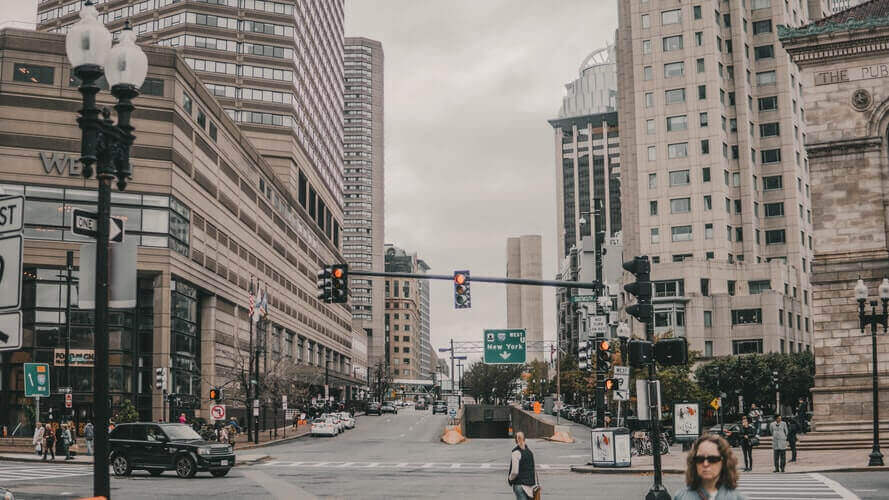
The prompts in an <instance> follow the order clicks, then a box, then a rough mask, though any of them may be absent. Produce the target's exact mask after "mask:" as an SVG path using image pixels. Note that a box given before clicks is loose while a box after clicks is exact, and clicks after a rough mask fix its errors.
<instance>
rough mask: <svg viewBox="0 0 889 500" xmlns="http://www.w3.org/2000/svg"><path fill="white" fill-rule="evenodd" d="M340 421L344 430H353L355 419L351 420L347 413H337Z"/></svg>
mask: <svg viewBox="0 0 889 500" xmlns="http://www.w3.org/2000/svg"><path fill="white" fill-rule="evenodd" d="M337 415H339V417H340V419H341V420H342V421H343V425H345V426H346V429H354V428H355V419H354V418H352V416H351V415H349V414H348V413H347V412H344V411H341V412H339V413H337Z"/></svg>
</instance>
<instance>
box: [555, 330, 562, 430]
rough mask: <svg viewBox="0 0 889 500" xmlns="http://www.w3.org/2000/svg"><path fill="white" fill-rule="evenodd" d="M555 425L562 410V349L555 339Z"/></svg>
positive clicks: (557, 423)
mask: <svg viewBox="0 0 889 500" xmlns="http://www.w3.org/2000/svg"><path fill="white" fill-rule="evenodd" d="M556 403H557V404H556V425H559V413H561V410H562V347H561V346H560V345H559V339H558V338H556Z"/></svg>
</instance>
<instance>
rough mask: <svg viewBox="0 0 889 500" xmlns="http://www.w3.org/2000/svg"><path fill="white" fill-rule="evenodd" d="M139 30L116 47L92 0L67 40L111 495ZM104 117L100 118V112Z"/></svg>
mask: <svg viewBox="0 0 889 500" xmlns="http://www.w3.org/2000/svg"><path fill="white" fill-rule="evenodd" d="M135 42H136V35H135V33H133V31H132V30H131V29H130V27H129V22H127V26H126V28H125V29H124V31H123V34H122V36H121V41H120V43H119V44H117V45H116V46H114V47H113V48H112V47H111V33H109V32H108V30H107V29H106V28H105V26H104V25H103V24H102V23H101V22H100V21H99V19H98V12H97V11H96V7H95V6H94V5H93V3H92V0H87V1H86V3H85V4H84V5H83V9H81V11H80V21H78V22H77V24H75V25H74V26H72V27H71V30H70V31H69V32H68V35H67V38H66V40H65V49H66V52H67V55H68V61H69V62H70V63H71V67H72V68H73V72H74V76H76V77H77V78H78V79H80V82H81V83H80V87H79V89H78V90H79V91H80V93H81V94H82V95H83V108H82V109H81V110H80V112H79V113H80V117H79V118H78V119H77V124H78V125H79V126H80V129H81V131H82V136H81V145H80V151H81V153H80V161H81V163H82V164H83V176H84V177H86V178H89V177H92V175H93V165H94V164H95V165H96V178H97V180H98V184H99V196H98V214H97V215H98V224H97V225H98V227H97V231H96V232H97V235H96V291H95V299H96V311H95V313H96V314H95V317H96V319H95V328H94V329H93V331H94V336H95V360H96V362H95V368H94V377H93V379H94V401H93V403H94V405H95V406H94V412H95V429H96V436H95V443H96V455H95V466H94V467H93V494H94V495H95V496H97V497H98V496H103V497H105V498H110V497H111V487H110V478H109V475H108V451H109V450H108V419H109V416H110V407H109V397H108V336H107V334H108V232H109V222H110V221H109V219H110V217H111V183H112V181H113V180H114V179H115V178H116V179H117V187H118V189H119V190H120V191H123V190H124V189H126V185H127V180H128V179H129V178H130V177H131V175H132V168H131V167H130V146H131V145H132V144H133V140H134V139H135V136H134V135H133V127H132V125H131V124H130V117H131V115H132V112H133V109H134V108H133V102H132V100H133V98H135V97H136V96H138V95H139V90H138V88H139V87H140V86H141V85H142V82H143V81H144V80H145V75H146V73H147V72H148V58H147V57H146V56H145V54H144V53H143V52H142V49H140V48H139V47H138V46H137V45H136V43H135ZM103 75H104V76H105V78H106V79H107V80H108V84H109V85H110V86H111V94H112V95H113V96H114V97H116V98H117V105H115V106H114V109H115V110H116V111H117V124H116V125H115V124H114V122H113V121H112V120H111V118H110V117H111V112H110V110H108V109H107V108H104V109H102V110H100V109H99V108H98V107H97V106H96V94H98V93H99V87H98V85H97V84H96V82H97V81H98V80H99V79H100V78H101V77H102V76H103ZM100 113H101V114H102V118H99V114H100Z"/></svg>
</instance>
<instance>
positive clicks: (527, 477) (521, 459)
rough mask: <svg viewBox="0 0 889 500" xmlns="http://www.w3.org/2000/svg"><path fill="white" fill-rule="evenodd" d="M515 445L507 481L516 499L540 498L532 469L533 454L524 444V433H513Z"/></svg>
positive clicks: (535, 474)
mask: <svg viewBox="0 0 889 500" xmlns="http://www.w3.org/2000/svg"><path fill="white" fill-rule="evenodd" d="M515 442H516V447H515V448H513V449H512V454H511V461H510V463H509V477H508V482H509V484H510V486H512V492H513V493H514V494H515V497H516V500H531V499H534V500H540V493H541V490H540V484H538V481H537V472H536V471H535V470H534V454H533V453H531V450H530V449H528V447H527V445H525V433H524V432H517V433H516V435H515Z"/></svg>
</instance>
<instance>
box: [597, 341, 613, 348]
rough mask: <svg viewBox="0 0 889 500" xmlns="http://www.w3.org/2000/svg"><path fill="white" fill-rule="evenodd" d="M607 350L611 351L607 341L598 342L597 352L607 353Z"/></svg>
mask: <svg viewBox="0 0 889 500" xmlns="http://www.w3.org/2000/svg"><path fill="white" fill-rule="evenodd" d="M609 349H611V345H610V344H609V343H608V341H607V340H603V341H601V342H599V350H600V351H607V350H609Z"/></svg>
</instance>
